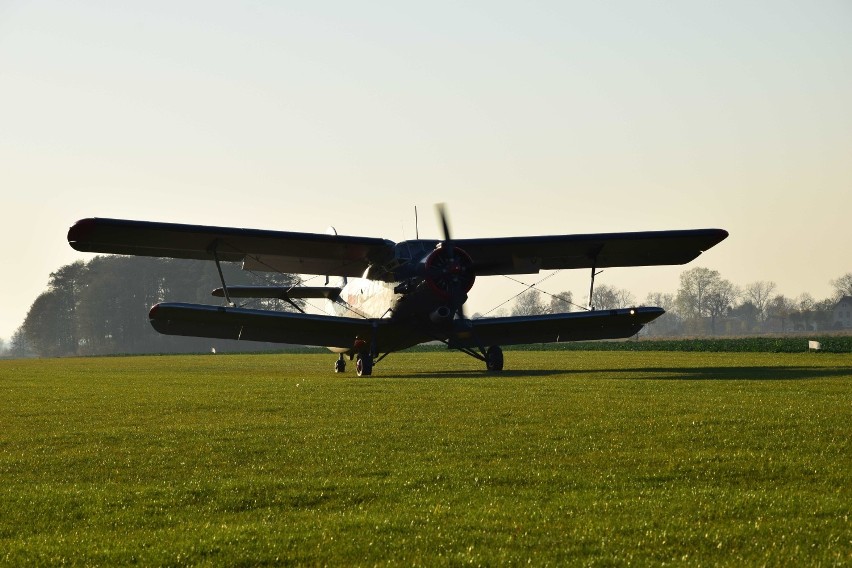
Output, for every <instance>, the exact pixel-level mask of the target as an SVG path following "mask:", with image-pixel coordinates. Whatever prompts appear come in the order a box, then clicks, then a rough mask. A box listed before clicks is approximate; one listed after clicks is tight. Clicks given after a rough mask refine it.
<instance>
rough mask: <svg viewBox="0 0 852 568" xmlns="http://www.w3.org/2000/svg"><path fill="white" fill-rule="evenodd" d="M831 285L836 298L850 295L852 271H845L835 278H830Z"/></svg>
mask: <svg viewBox="0 0 852 568" xmlns="http://www.w3.org/2000/svg"><path fill="white" fill-rule="evenodd" d="M831 285H832V286H834V292H835V296H836V298H837V299H838V300H839V299H840V298H842V297H843V296H852V272H847V273H846V274H844V275H843V276H841V277H840V278H838V279H837V280H832V281H831Z"/></svg>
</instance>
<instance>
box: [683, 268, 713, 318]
mask: <svg viewBox="0 0 852 568" xmlns="http://www.w3.org/2000/svg"><path fill="white" fill-rule="evenodd" d="M721 278H722V277H721V276H720V275H719V271H718V270H710V269H709V268H703V267H700V266H698V267H695V268H692V269H690V270H687V271H686V272H683V273H681V275H680V288H679V289H678V291H677V300H676V301H677V306H678V309H680V310H681V313H682V314H683V316H684V318H687V319H700V318H701V317H703V316H705V315H708V309H707V296H708V295H709V294H710V291H711V290H712V288H713V286H714V285H715V284H716V283H717V282H718V281H719V280H721Z"/></svg>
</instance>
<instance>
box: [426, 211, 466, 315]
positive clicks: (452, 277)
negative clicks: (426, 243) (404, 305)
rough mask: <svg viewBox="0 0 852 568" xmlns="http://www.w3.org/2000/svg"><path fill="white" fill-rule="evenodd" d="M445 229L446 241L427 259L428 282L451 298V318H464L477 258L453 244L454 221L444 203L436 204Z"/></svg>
mask: <svg viewBox="0 0 852 568" xmlns="http://www.w3.org/2000/svg"><path fill="white" fill-rule="evenodd" d="M435 209H436V212H437V214H438V218H439V220H440V223H441V229H442V230H443V236H444V240H443V241H441V242H440V243H438V246H437V247H435V250H434V251H432V252H431V253H430V254H429V256H428V257H427V258H426V282H427V283H428V285H429V286H430V287H431V288H432V290H433V291H434V292H435V293H436V294H437V295H438V296H440V297H442V298H443V299H445V300H446V301H447V307H448V308H449V310H450V313H449V319H450V320H452V319H453V318H454V317H455V315H456V314H458V315H459V317H461V318H462V319H465V315H464V303H465V301H467V293H468V291H469V290H470V289H471V288H472V287H473V282H474V280H475V279H476V275H475V274H474V270H473V260H472V259H471V258H470V255H469V254H467V253H466V252H465V251H464V250H462V249H460V248H458V247H457V246H456V245H455V243H453V240H452V237H451V236H450V223H449V220H448V216H447V210H446V207H445V205H444V204H443V203H439V204H438V205H436V206H435Z"/></svg>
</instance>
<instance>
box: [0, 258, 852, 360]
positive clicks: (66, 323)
mask: <svg viewBox="0 0 852 568" xmlns="http://www.w3.org/2000/svg"><path fill="white" fill-rule="evenodd" d="M222 270H223V273H224V275H225V280H226V281H227V282H228V283H230V284H233V285H277V286H292V285H294V284H297V283H298V277H297V276H295V275H290V274H273V273H264V274H262V275H259V274H255V273H252V272H246V271H243V270H241V269H240V267H239V265H237V264H233V263H223V264H222ZM218 278H219V277H218V273H217V271H216V266H215V265H214V264H213V263H210V262H206V261H192V260H174V259H164V258H144V257H125V256H97V257H95V258H93V259H92V260H90V261H88V262H83V261H78V262H75V263H73V264H68V265H65V266H63V267H61V268H60V269H59V270H57V271H56V272H53V273H52V274H51V275H50V279H49V281H48V286H47V290H45V291H44V292H43V293H42V294H40V295H39V296H38V298H36V300H35V301H34V302H33V304H32V305H31V306H30V309H29V311H28V312H27V316H26V318H25V319H24V322H23V324H22V325H21V326H20V327H19V328H18V330H17V331H16V332H15V334H14V335H13V337H12V339H11V341H10V342H9V345H7V346H5V347H6V351H7V353H8V354H11V355H12V356H27V355H37V356H42V357H59V356H68V355H106V354H114V353H128V354H133V353H176V352H198V351H206V350H209V349H210V348H211V347H215V346H217V345H219V346H221V347H222V348H231V349H235V350H237V349H238V350H241V351H248V350H263V349H270V348H276V349H280V348H281V346H280V345H275V344H263V343H253V342H239V343H237V342H236V341H234V342H228V341H221V340H210V339H205V338H193V337H175V336H167V335H161V334H159V333H157V332H156V331H154V329H153V328H152V327H151V325H150V324H149V322H148V317H147V315H148V310H149V309H150V308H151V306H153V305H154V304H156V303H158V302H162V301H170V302H189V303H199V304H209V303H211V296H210V293H211V283H212V282H218ZM831 284H832V286H833V287H834V290H835V294H834V295H833V296H832V297H830V298H825V299H822V300H815V299H814V298H813V297H812V296H811V295H810V294H808V293H803V294H800V295H799V296H798V297H796V298H788V297H787V296H784V295H783V294H778V293H776V290H777V286H776V284H775V283H774V282H768V281H758V282H752V283H750V284H748V285H746V286H744V287H739V286H737V285H735V284H733V283H732V282H730V281H729V280H726V279H725V278H723V277H722V275H721V274H720V273H719V272H718V271H716V270H710V269H708V268H702V267H696V268H692V269H690V270H686V271H684V272H683V273H681V275H680V286H679V288H678V290H677V292H676V293H663V292H654V293H651V294H648V295H647V297H646V298H645V300H644V302H637V301H636V299H635V298H634V296H633V295H632V294H631V293H630V292H629V291H627V290H624V289H621V288H617V287H614V286H608V285H606V284H599V285H597V286H596V287H595V289H594V292H593V294H592V298H591V300H592V301H591V305H592V306H594V308H595V309H614V308H621V307H632V306H639V305H647V306H659V307H661V308H663V309H665V310H666V314H665V315H663V316H662V317H660V318H658V319H657V320H655V321H654V322H652V323H651V325H649V326H647V327H646V332H647V333H648V334H649V335H653V336H697V335H747V334H757V333H783V332H787V331H793V330H802V331H812V330H813V331H816V330H828V329H832V327H833V325H834V322H833V321H832V317H833V308H834V306H835V304H836V303H837V300H838V299H840V298H841V297H843V296H852V272H850V273H847V274H844V275H843V276H841V277H839V278H838V279H836V280H832V281H831ZM252 302H253V303H252V304H251V305H249V306H248V307H255V308H260V309H277V310H292V309H293V307H292V306H290V305H289V304H286V303H284V302H281V301H280V300H253V301H252ZM511 306H512V307H511V309H510V314H511V315H537V314H545V313H562V312H570V311H573V310H576V309H587V308H586V306H579V305H577V304H575V303H574V295H573V294H572V293H571V292H570V291H563V292H560V293H557V294H548V293H545V292H541V291H539V290H537V289H535V288H530V289H529V290H527V291H525V292H523V293H521V294H519V295H518V296H517V297H515V298H514V299H513V300H512V305H511ZM478 315H479V314H475V315H474V316H473V317H474V318H476V317H478ZM502 315H505V312H502ZM3 347H4V346H3V345H2V344H0V351H2V349H3Z"/></svg>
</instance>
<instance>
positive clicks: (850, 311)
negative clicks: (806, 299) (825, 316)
mask: <svg viewBox="0 0 852 568" xmlns="http://www.w3.org/2000/svg"><path fill="white" fill-rule="evenodd" d="M832 321H833V322H834V328H836V329H837V328H841V329H852V296H843V297H842V298H840V301H838V302H837V305H836V306H834V312H833V317H832Z"/></svg>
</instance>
